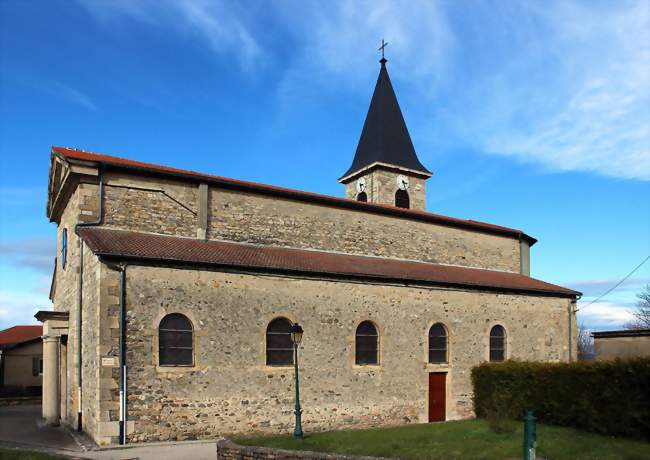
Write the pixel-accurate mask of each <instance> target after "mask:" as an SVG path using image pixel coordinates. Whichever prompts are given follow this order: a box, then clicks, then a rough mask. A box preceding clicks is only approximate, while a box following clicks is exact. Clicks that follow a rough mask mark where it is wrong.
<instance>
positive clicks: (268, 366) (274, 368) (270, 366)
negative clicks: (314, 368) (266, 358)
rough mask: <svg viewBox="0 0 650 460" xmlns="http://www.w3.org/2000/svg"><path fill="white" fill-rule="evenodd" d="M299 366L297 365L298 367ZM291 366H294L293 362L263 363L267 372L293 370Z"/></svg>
mask: <svg viewBox="0 0 650 460" xmlns="http://www.w3.org/2000/svg"><path fill="white" fill-rule="evenodd" d="M298 364H300V363H298ZM300 367H301V366H300V365H299V366H298V368H300ZM293 368H294V365H293V364H278V365H273V364H264V370H265V371H267V372H287V371H293Z"/></svg>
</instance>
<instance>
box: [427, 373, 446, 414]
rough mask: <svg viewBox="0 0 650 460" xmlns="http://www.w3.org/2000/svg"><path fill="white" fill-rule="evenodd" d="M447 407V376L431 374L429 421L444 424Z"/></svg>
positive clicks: (444, 374)
mask: <svg viewBox="0 0 650 460" xmlns="http://www.w3.org/2000/svg"><path fill="white" fill-rule="evenodd" d="M446 406H447V374H446V373H444V372H432V373H430V374H429V421H430V422H444V421H445V420H446V410H445V408H446Z"/></svg>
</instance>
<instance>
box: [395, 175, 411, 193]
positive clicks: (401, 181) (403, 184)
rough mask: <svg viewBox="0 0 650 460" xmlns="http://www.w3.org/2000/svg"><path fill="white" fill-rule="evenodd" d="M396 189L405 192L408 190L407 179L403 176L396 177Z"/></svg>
mask: <svg viewBox="0 0 650 460" xmlns="http://www.w3.org/2000/svg"><path fill="white" fill-rule="evenodd" d="M397 187H398V188H399V189H400V190H406V189H407V188H409V178H408V177H406V176H405V175H403V174H400V175H399V176H397Z"/></svg>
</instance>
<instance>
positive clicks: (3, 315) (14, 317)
mask: <svg viewBox="0 0 650 460" xmlns="http://www.w3.org/2000/svg"><path fill="white" fill-rule="evenodd" d="M51 309H52V304H51V302H50V301H49V300H48V298H47V295H43V294H36V293H14V292H9V291H4V290H0V329H6V328H8V327H11V326H15V325H17V324H36V323H38V321H36V319H35V318H34V314H36V312H37V311H39V310H51Z"/></svg>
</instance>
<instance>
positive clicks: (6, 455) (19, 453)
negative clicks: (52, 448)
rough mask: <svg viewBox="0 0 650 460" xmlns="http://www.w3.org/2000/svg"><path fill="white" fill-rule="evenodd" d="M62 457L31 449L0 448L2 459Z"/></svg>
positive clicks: (0, 458) (53, 458) (24, 459)
mask: <svg viewBox="0 0 650 460" xmlns="http://www.w3.org/2000/svg"><path fill="white" fill-rule="evenodd" d="M60 458H61V457H54V456H52V455H48V454H43V453H41V452H34V451H31V450H23V449H3V448H0V460H56V459H60Z"/></svg>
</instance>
